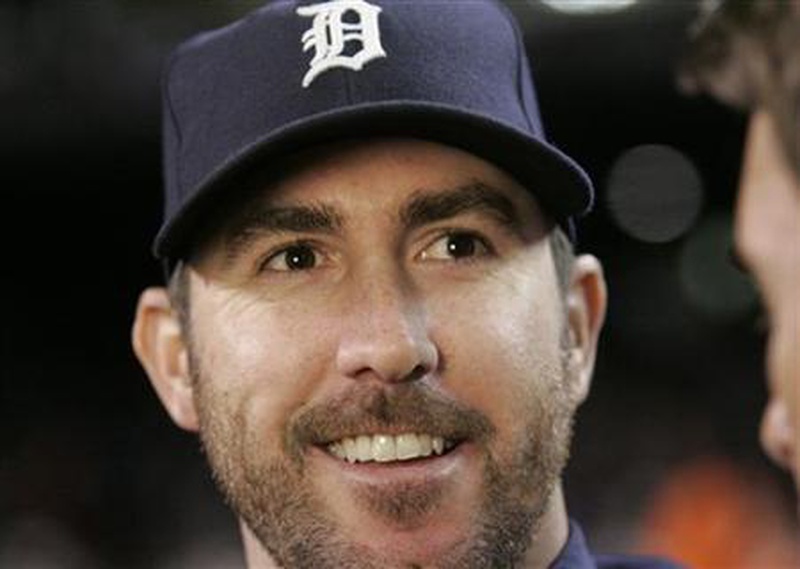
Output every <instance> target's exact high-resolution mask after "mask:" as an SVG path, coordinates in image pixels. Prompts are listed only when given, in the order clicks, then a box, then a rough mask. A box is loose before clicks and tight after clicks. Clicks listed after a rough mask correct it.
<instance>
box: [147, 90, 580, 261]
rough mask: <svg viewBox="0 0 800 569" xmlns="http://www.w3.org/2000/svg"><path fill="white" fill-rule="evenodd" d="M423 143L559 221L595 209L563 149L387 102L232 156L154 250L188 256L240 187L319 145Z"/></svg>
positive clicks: (488, 124) (458, 115)
mask: <svg viewBox="0 0 800 569" xmlns="http://www.w3.org/2000/svg"><path fill="white" fill-rule="evenodd" d="M381 136H391V137H409V138H419V139H422V140H428V141H433V142H439V143H442V144H445V145H449V146H453V147H456V148H460V149H462V150H465V151H467V152H470V153H472V154H474V155H476V156H479V157H481V158H483V159H484V160H487V161H489V162H491V163H493V164H494V165H496V166H498V167H499V168H501V169H503V170H505V171H506V172H507V173H508V174H510V175H511V176H513V177H514V178H515V179H516V180H517V181H518V182H519V183H520V184H521V185H523V186H524V187H526V188H528V189H529V190H530V191H531V193H532V195H533V196H534V197H535V198H536V199H537V200H538V201H539V203H540V205H541V206H542V208H543V209H544V211H545V212H547V213H548V214H549V215H550V216H551V217H552V218H553V219H554V220H555V221H556V222H558V223H563V224H568V223H569V222H570V220H571V218H574V217H579V216H581V215H583V214H584V213H586V212H587V211H589V210H590V209H591V206H592V196H593V191H592V183H591V181H590V179H589V177H588V175H587V174H586V173H585V172H584V171H583V169H582V168H581V167H580V166H578V165H577V163H575V162H574V161H573V160H572V159H571V158H570V157H568V156H567V155H566V154H564V153H562V152H561V151H560V150H558V149H557V148H556V147H555V146H552V145H550V144H547V143H545V142H543V141H541V140H539V139H537V138H534V137H532V136H531V135H529V134H527V133H525V132H523V131H521V130H519V129H517V128H515V127H513V126H510V125H508V124H505V123H503V122H500V121H497V120H495V119H492V118H490V117H487V116H483V115H480V114H477V113H470V112H467V111H464V110H463V109H458V108H454V107H448V106H446V105H441V104H435V103H424V102H418V101H388V102H387V101H384V102H372V103H365V104H362V105H351V106H348V107H347V108H342V109H334V110H331V111H328V112H324V113H320V114H317V115H312V116H309V117H305V118H303V119H300V120H298V121H295V122H292V123H289V124H287V125H285V126H284V127H282V128H280V129H278V130H275V131H272V132H271V133H270V134H268V135H266V136H264V137H262V138H260V139H257V140H255V141H253V142H252V143H250V144H249V145H246V146H244V147H243V148H242V149H241V150H240V151H239V152H237V153H235V154H233V155H231V156H230V157H228V158H227V159H226V160H225V161H224V162H223V163H222V164H221V165H220V166H219V167H218V168H216V169H215V170H213V171H212V172H211V173H210V174H209V175H207V176H206V177H205V179H204V180H203V181H201V182H200V183H199V184H197V186H196V187H195V188H194V189H192V190H191V191H190V192H189V195H191V198H189V199H188V200H187V201H186V202H184V203H183V205H182V207H181V209H180V210H179V211H178V212H176V214H175V215H174V216H173V217H171V218H170V219H169V221H168V222H167V223H166V224H165V225H164V226H163V227H162V228H161V231H160V232H159V233H158V235H157V236H156V239H155V241H154V244H153V251H154V253H155V255H156V256H157V257H159V258H162V259H166V260H168V261H174V260H176V259H179V258H182V257H184V256H185V255H186V254H187V253H188V251H189V249H190V247H191V244H192V243H194V242H196V240H197V237H199V235H198V231H201V230H202V228H203V227H205V223H204V222H207V221H208V219H209V218H210V216H213V215H214V212H215V211H218V207H219V206H220V205H222V204H224V203H225V202H226V198H228V199H230V196H231V192H235V191H236V183H235V182H236V181H241V180H242V179H243V176H247V175H248V174H249V173H255V172H257V171H260V170H264V169H272V168H279V167H280V166H279V164H280V161H281V160H282V159H286V158H287V157H289V156H291V155H293V154H296V153H297V152H300V151H302V150H304V149H307V148H310V147H312V146H316V145H322V144H331V143H335V142H336V141H340V140H347V139H364V138H369V137H381Z"/></svg>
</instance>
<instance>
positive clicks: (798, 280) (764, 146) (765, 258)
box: [735, 111, 800, 488]
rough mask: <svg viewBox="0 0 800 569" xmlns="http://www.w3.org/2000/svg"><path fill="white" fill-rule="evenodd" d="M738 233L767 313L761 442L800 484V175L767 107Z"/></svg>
mask: <svg viewBox="0 0 800 569" xmlns="http://www.w3.org/2000/svg"><path fill="white" fill-rule="evenodd" d="M735 237H736V245H737V248H738V250H739V253H740V255H741V257H742V259H743V261H744V263H745V264H746V265H747V266H748V268H749V269H750V270H751V271H752V273H753V275H754V277H755V279H756V281H757V284H758V286H759V288H760V290H761V294H762V297H763V301H764V304H765V307H766V310H767V313H768V316H769V329H770V332H769V343H768V348H767V374H768V376H769V392H770V398H769V402H768V404H767V409H766V411H765V414H764V421H763V423H762V432H761V435H762V444H763V445H764V448H765V449H766V450H767V452H768V453H769V454H770V455H771V456H772V457H773V458H774V459H775V460H776V462H778V463H779V464H781V465H783V466H784V467H786V468H787V469H790V470H791V471H792V472H793V473H794V476H795V481H796V483H797V484H798V488H800V452H798V451H800V448H798V445H800V443H799V442H798V436H800V181H799V180H798V178H797V176H796V174H795V172H794V170H792V169H791V167H790V165H789V163H788V160H787V158H786V155H785V153H784V152H783V149H782V147H781V143H780V140H779V138H778V134H777V131H776V129H775V125H774V123H773V122H772V117H771V116H770V115H769V114H768V113H766V112H764V111H760V112H756V113H754V114H753V116H752V118H751V121H750V128H749V132H748V140H747V144H746V148H745V161H744V166H743V170H742V180H741V187H740V193H739V200H738V204H737V211H736V236H735Z"/></svg>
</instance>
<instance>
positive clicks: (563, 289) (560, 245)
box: [167, 226, 575, 334]
mask: <svg viewBox="0 0 800 569" xmlns="http://www.w3.org/2000/svg"><path fill="white" fill-rule="evenodd" d="M549 242H550V251H551V254H552V257H553V265H554V267H555V273H556V279H557V282H558V289H559V292H560V293H561V298H562V300H563V299H566V296H567V293H568V291H569V287H570V283H571V281H572V267H573V264H574V262H575V249H574V247H573V245H572V241H570V239H569V237H567V234H566V233H565V232H564V230H563V229H561V227H559V226H555V227H554V228H553V230H552V231H551V232H550V236H549ZM167 292H168V294H169V298H170V303H171V304H172V308H173V310H175V311H176V312H177V314H178V320H179V322H180V324H181V328H182V329H183V331H184V334H188V333H189V332H190V329H191V328H190V311H191V306H190V304H191V303H190V301H189V271H188V270H187V262H186V261H178V262H177V263H176V264H175V268H174V270H173V271H172V274H171V275H170V277H169V279H168V282H167ZM565 305H566V303H565Z"/></svg>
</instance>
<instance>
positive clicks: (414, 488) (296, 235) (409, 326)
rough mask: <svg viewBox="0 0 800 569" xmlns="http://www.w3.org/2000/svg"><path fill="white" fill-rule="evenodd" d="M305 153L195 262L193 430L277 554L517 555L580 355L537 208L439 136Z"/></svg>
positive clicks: (576, 384) (553, 456)
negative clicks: (434, 140)
mask: <svg viewBox="0 0 800 569" xmlns="http://www.w3.org/2000/svg"><path fill="white" fill-rule="evenodd" d="M300 164H301V166H299V167H296V168H294V169H293V170H292V172H291V173H290V174H289V175H287V176H285V177H284V178H282V179H281V181H280V182H279V183H277V184H275V185H273V186H271V187H270V188H268V189H265V191H264V192H263V195H261V196H260V197H259V198H258V199H257V200H256V201H255V202H254V203H253V204H252V205H251V206H250V207H248V208H247V211H246V212H244V214H243V215H241V216H238V217H237V219H236V221H235V222H233V223H231V224H230V225H229V226H228V227H226V228H225V229H224V230H222V231H221V232H220V235H219V237H218V238H216V239H214V240H213V241H212V243H211V244H210V245H209V246H208V247H207V248H206V249H205V250H204V251H203V252H202V253H201V254H200V255H199V256H198V258H197V259H195V261H194V262H193V263H192V268H191V269H190V303H191V325H190V327H189V328H190V329H189V330H188V331H187V333H188V336H189V342H188V344H189V348H190V349H189V361H190V366H189V367H190V368H191V375H192V378H193V385H194V387H193V389H194V400H195V403H196V406H197V408H198V416H199V424H200V429H199V430H200V434H201V437H202V440H203V443H204V446H205V448H206V450H207V454H208V458H209V461H210V463H211V466H212V469H213V471H214V474H215V477H216V478H217V480H218V482H219V484H220V486H221V487H222V489H223V491H224V493H225V494H226V496H227V498H228V500H229V502H230V503H231V504H232V506H233V508H234V509H235V510H236V512H237V513H238V514H239V515H240V517H241V519H242V520H243V522H244V524H245V525H246V533H247V532H249V533H250V535H252V536H255V538H256V539H257V540H258V541H259V542H260V543H261V544H262V545H263V546H264V547H265V549H266V550H267V551H268V554H269V556H270V558H271V560H272V561H274V562H277V563H278V564H279V565H280V566H284V567H316V568H322V567H414V566H436V567H490V566H491V567H496V566H511V565H514V564H517V563H520V562H526V563H527V562H529V561H531V559H533V558H534V556H535V551H536V549H537V548H541V547H542V545H541V544H537V543H535V542H534V544H533V546H531V537H532V536H535V535H536V531H537V528H540V527H541V526H542V525H543V524H546V523H547V521H548V517H550V518H553V517H554V516H556V515H557V514H556V512H555V510H558V508H559V507H560V506H559V505H558V502H559V501H560V498H557V499H553V496H557V497H558V496H559V489H558V480H559V477H560V473H561V470H562V468H563V466H564V464H565V461H566V459H567V455H568V446H569V439H570V432H571V421H572V417H573V413H574V411H575V408H576V406H577V405H578V404H579V402H580V401H581V400H582V399H583V397H584V396H585V392H586V389H587V384H588V380H587V379H586V378H587V377H588V373H590V369H588V368H590V367H591V364H586V365H583V366H582V368H581V369H579V370H576V369H575V367H576V366H575V365H573V364H572V363H570V360H571V359H572V357H571V355H572V352H571V350H570V349H569V345H570V337H571V336H572V334H571V333H570V332H571V331H572V332H575V330H573V329H572V326H571V324H570V322H569V321H570V318H567V316H566V315H567V307H566V306H565V302H564V300H563V299H562V297H561V294H560V292H559V288H558V284H557V278H556V274H555V270H554V265H553V259H552V256H551V248H550V246H549V242H548V232H549V224H547V223H546V222H545V219H544V218H543V216H542V213H541V212H540V210H539V208H538V206H537V205H536V203H535V201H534V200H533V198H532V197H531V196H530V194H529V193H528V192H527V191H525V190H524V189H523V188H522V187H520V186H519V185H518V184H517V183H516V182H515V181H514V180H513V179H512V178H510V177H509V176H508V175H506V174H505V173H503V172H501V171H500V170H498V169H497V168H495V167H493V166H492V165H490V164H488V163H486V162H485V161H483V160H480V159H478V158H476V157H474V156H472V155H469V154H466V153H464V152H461V151H458V150H455V149H452V148H449V147H445V146H441V145H437V144H433V143H425V142H421V141H413V140H376V141H372V142H369V143H366V144H360V145H353V146H348V147H343V148H342V149H339V150H336V151H332V152H326V153H325V154H320V153H316V154H312V155H309V156H307V157H306V159H305V160H303V161H302V162H300ZM266 190H268V191H266ZM597 298H600V297H597ZM597 298H596V299H595V300H597ZM599 305H603V306H604V304H603V302H602V301H600V304H599ZM599 305H598V306H599ZM600 312H602V308H601V309H600V310H599V311H597V313H596V315H597V314H599V313H600ZM600 320H602V316H600V317H599V320H598V319H597V318H595V320H594V322H593V324H591V326H597V327H599V321H600ZM584 324H585V323H584ZM578 328H581V325H579V326H578ZM585 332H586V330H585V327H584V329H583V331H581V330H578V334H579V335H585ZM584 364H585V362H584ZM578 367H581V366H580V365H579V366H578ZM559 513H560V514H562V515H563V512H559ZM535 539H536V538H535V537H534V540H535Z"/></svg>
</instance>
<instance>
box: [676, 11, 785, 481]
mask: <svg viewBox="0 0 800 569" xmlns="http://www.w3.org/2000/svg"><path fill="white" fill-rule="evenodd" d="M717 4H719V5H718V6H717ZM713 8H714V9H713V10H711V11H710V13H709V14H708V16H707V17H706V19H705V21H703V22H702V23H701V25H699V26H698V29H697V30H696V33H695V37H694V38H693V45H692V46H691V53H690V56H689V57H687V59H686V61H685V62H684V69H683V70H682V80H683V83H684V84H685V86H686V88H687V89H689V90H695V91H696V90H704V91H708V92H710V93H712V94H714V95H716V96H717V97H719V98H720V99H722V100H723V101H725V102H727V103H729V104H732V105H734V106H736V107H738V108H744V109H748V110H749V111H750V119H749V126H748V131H747V140H746V142H745V148H744V159H743V164H742V171H741V176H740V183H739V195H738V199H737V204H736V223H735V236H734V237H735V243H736V248H737V250H738V256H739V257H740V259H741V262H742V264H743V265H744V266H745V267H746V268H747V269H748V270H749V271H750V272H751V273H752V275H753V277H754V279H755V282H756V283H757V285H758V287H759V289H760V292H761V295H762V298H763V302H764V306H765V308H766V312H767V314H768V317H769V339H768V345H767V375H768V378H769V381H768V384H769V400H768V402H767V406H766V410H765V412H764V418H763V421H762V427H761V441H762V445H763V447H764V449H765V450H766V452H767V453H768V454H769V455H770V456H771V457H772V458H773V459H774V460H775V462H777V463H778V464H780V465H782V466H783V467H785V468H786V469H788V470H789V471H790V472H792V474H793V476H794V480H795V484H796V486H797V487H798V488H799V489H800V448H799V447H800V442H799V441H798V437H799V436H800V2H797V1H796V0H752V1H742V0H731V1H728V2H724V3H716V4H715V5H714V6H713Z"/></svg>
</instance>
